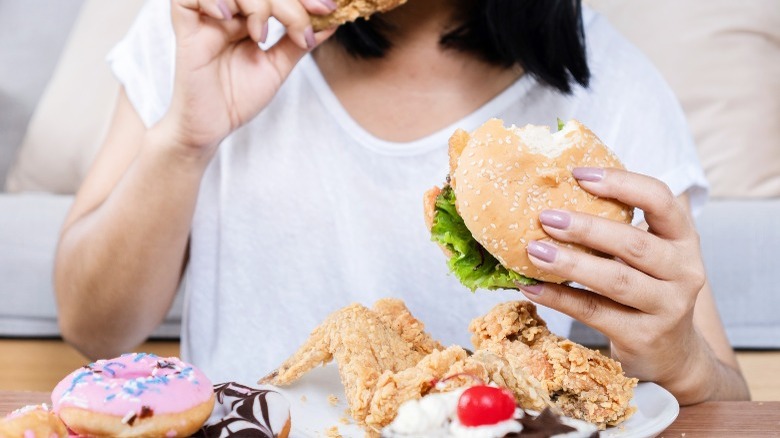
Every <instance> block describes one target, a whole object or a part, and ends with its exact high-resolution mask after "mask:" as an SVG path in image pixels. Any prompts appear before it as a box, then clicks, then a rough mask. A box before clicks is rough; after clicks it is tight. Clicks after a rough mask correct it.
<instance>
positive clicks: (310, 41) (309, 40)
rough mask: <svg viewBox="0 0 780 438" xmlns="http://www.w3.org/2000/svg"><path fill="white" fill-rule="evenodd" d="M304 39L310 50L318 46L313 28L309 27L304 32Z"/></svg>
mask: <svg viewBox="0 0 780 438" xmlns="http://www.w3.org/2000/svg"><path fill="white" fill-rule="evenodd" d="M303 37H304V38H305V39H306V47H308V48H309V50H311V49H313V48H314V46H316V45H317V40H316V39H315V38H314V29H312V27H311V26H309V27H307V28H306V30H305V31H303Z"/></svg>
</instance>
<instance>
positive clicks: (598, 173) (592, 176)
mask: <svg viewBox="0 0 780 438" xmlns="http://www.w3.org/2000/svg"><path fill="white" fill-rule="evenodd" d="M571 174H572V175H573V176H574V178H576V179H578V180H580V181H591V182H599V181H601V180H602V179H604V169H602V168H600V167H577V168H574V169H572V171H571Z"/></svg>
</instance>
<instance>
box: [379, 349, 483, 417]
mask: <svg viewBox="0 0 780 438" xmlns="http://www.w3.org/2000/svg"><path fill="white" fill-rule="evenodd" d="M467 357H468V353H467V352H466V350H464V349H463V348H462V347H459V346H457V345H455V346H452V347H449V348H447V349H445V350H442V351H436V350H434V351H433V352H431V354H429V355H427V356H425V357H424V358H423V359H422V360H421V361H420V362H419V363H418V364H416V365H415V366H413V367H411V368H408V369H405V370H402V371H399V372H391V371H386V372H384V373H383V374H382V375H381V376H380V377H379V379H378V381H377V384H376V388H375V391H374V396H373V397H372V399H371V405H370V409H369V411H370V413H369V415H368V416H367V417H366V418H365V424H366V425H367V426H368V427H371V428H376V429H379V428H382V427H384V426H386V425H388V424H390V422H391V421H393V419H394V418H395V415H396V414H397V413H398V407H399V406H400V405H401V403H403V402H405V401H407V400H413V399H419V398H421V397H422V396H423V395H425V394H427V393H428V392H429V391H430V390H431V389H432V388H433V387H434V385H435V384H436V382H437V381H438V380H440V379H442V378H444V377H447V376H450V375H454V374H456V373H459V372H466V373H469V374H475V375H479V374H483V375H484V374H485V373H484V368H483V367H479V366H472V367H471V368H469V367H468V366H467V365H465V364H464V361H465V360H466V358H467ZM461 370H462V371H461ZM471 384H473V381H471V380H470V379H464V380H463V381H458V380H453V381H452V382H450V385H448V386H447V389H452V388H458V387H461V386H464V385H471Z"/></svg>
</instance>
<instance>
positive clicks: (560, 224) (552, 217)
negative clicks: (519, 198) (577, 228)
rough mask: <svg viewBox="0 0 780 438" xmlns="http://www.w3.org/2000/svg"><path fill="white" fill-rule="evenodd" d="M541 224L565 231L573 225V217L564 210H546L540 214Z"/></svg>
mask: <svg viewBox="0 0 780 438" xmlns="http://www.w3.org/2000/svg"><path fill="white" fill-rule="evenodd" d="M539 222H541V223H542V224H544V225H547V226H548V227H552V228H557V229H559V230H565V229H567V228H569V225H571V215H570V214H569V213H568V212H566V211H563V210H544V211H543V212H541V213H539Z"/></svg>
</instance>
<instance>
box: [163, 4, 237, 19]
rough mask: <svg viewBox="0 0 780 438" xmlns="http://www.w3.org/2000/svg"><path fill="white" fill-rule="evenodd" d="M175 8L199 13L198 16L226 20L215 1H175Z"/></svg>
mask: <svg viewBox="0 0 780 438" xmlns="http://www.w3.org/2000/svg"><path fill="white" fill-rule="evenodd" d="M172 3H173V6H175V7H179V8H180V9H183V10H187V11H189V12H197V13H198V14H205V15H208V16H209V17H211V18H214V19H215V20H224V19H225V15H224V13H223V11H222V10H221V9H220V8H219V7H218V6H217V4H216V3H215V2H213V1H203V0H173V2H172Z"/></svg>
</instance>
